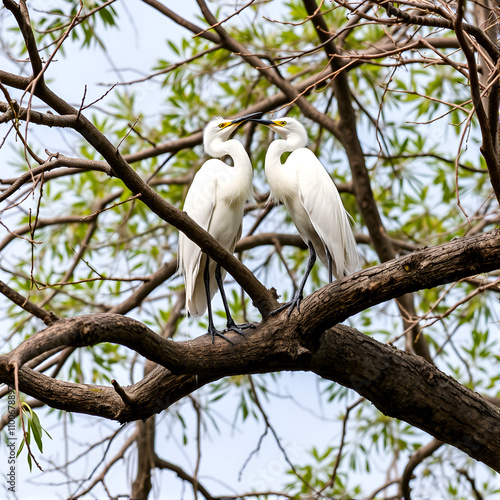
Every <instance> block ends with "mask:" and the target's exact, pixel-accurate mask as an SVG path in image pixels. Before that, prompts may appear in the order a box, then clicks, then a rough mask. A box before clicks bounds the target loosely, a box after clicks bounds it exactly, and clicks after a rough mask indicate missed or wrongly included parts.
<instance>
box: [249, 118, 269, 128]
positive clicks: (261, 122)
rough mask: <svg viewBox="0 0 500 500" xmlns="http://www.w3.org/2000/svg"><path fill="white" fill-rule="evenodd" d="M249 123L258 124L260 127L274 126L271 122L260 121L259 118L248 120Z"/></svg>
mask: <svg viewBox="0 0 500 500" xmlns="http://www.w3.org/2000/svg"><path fill="white" fill-rule="evenodd" d="M248 120H249V121H251V122H255V123H260V124H261V125H267V126H269V125H274V122H272V121H271V120H261V119H260V118H248Z"/></svg>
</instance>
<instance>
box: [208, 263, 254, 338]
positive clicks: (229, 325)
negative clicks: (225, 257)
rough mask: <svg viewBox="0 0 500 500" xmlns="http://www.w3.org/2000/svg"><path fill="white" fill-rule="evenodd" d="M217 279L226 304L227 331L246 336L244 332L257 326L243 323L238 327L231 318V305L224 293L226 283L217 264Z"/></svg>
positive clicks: (223, 301)
mask: <svg viewBox="0 0 500 500" xmlns="http://www.w3.org/2000/svg"><path fill="white" fill-rule="evenodd" d="M215 279H216V280H217V286H218V287H219V290H220V295H221V297H222V303H223V304H224V310H225V311H226V318H227V329H226V331H229V330H231V331H233V332H236V333H239V334H240V335H243V336H245V333H244V332H243V330H245V329H247V328H255V325H252V324H251V323H243V324H242V325H236V323H235V322H234V319H233V318H232V316H231V312H230V311H229V304H228V303H227V298H226V292H225V291H224V283H222V273H221V267H220V264H217V267H216V268H215Z"/></svg>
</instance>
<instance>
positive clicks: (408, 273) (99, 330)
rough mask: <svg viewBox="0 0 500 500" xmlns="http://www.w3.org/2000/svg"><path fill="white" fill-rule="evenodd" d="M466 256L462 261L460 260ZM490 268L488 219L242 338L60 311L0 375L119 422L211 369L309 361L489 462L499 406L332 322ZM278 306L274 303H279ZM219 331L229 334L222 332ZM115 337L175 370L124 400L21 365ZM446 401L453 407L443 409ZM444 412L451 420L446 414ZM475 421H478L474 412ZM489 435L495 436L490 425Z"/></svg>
mask: <svg viewBox="0 0 500 500" xmlns="http://www.w3.org/2000/svg"><path fill="white" fill-rule="evenodd" d="M471 263H473V264H471ZM498 267H500V230H494V231H491V232H490V233H485V234H481V235H476V236H474V237H468V238H462V239H460V240H454V241H451V242H449V243H446V244H444V245H439V246H436V247H433V248H427V249H423V250H420V251H417V252H414V253H413V254H410V255H408V256H405V257H401V258H400V259H396V260H393V261H390V262H387V263H384V264H380V265H379V266H376V267H374V268H371V269H367V270H365V271H360V272H358V273H356V274H354V275H351V276H349V277H346V278H344V279H342V280H339V281H337V282H335V283H334V284H332V285H328V286H326V287H324V288H322V289H321V290H319V291H317V292H315V293H314V294H312V295H310V296H309V297H307V298H306V299H305V300H304V302H303V305H302V307H303V309H302V312H301V313H300V314H297V313H294V314H292V316H291V318H290V319H289V320H288V322H286V321H285V320H284V318H283V317H281V316H275V317H271V318H269V319H268V320H266V321H265V322H264V323H262V324H261V325H260V327H259V328H257V329H256V330H255V331H254V332H252V333H247V336H246V338H242V337H240V336H238V335H236V334H235V335H234V336H231V339H232V340H233V342H234V343H232V344H229V343H227V342H223V341H220V342H216V343H215V345H214V344H212V343H211V341H210V338H209V336H208V335H204V336H202V337H199V338H197V339H195V340H192V341H188V342H172V341H169V340H164V339H162V338H161V337H160V336H158V335H156V334H155V333H153V332H152V331H150V330H149V329H148V328H147V327H146V326H144V325H143V324H141V323H139V322H137V321H135V320H133V319H130V318H125V317H123V316H120V315H113V314H102V315H90V316H80V317H75V318H71V319H68V320H61V321H58V322H57V323H55V324H53V325H51V326H50V327H48V328H46V329H45V330H43V331H41V332H39V333H38V334H36V335H33V336H32V337H30V338H29V339H27V340H26V341H25V342H23V344H21V345H20V346H19V347H18V348H16V349H15V350H14V351H12V352H11V353H10V354H6V355H3V356H1V357H0V380H1V381H2V382H4V383H12V382H13V377H14V373H13V368H14V366H16V365H17V366H20V367H21V369H20V371H19V383H20V389H21V390H22V391H23V392H25V393H27V394H30V395H32V396H34V397H36V398H37V399H38V400H40V401H43V402H45V403H47V404H48V405H50V406H53V407H55V408H60V409H65V410H68V411H77V412H82V413H89V414H93V415H99V416H101V417H105V418H110V419H116V420H119V421H122V422H124V421H129V420H134V419H140V418H142V419H144V418H147V417H149V416H150V415H152V414H153V413H158V412H160V411H162V410H163V409H165V408H167V407H168V406H170V405H171V404H172V403H173V402H175V401H177V400H179V399H180V398H182V397H184V396H186V395H187V394H190V393H191V392H192V391H194V390H196V389H197V388H198V387H200V386H202V385H204V384H206V383H208V382H210V381H213V380H216V379H218V378H220V377H223V376H230V375H236V374H247V373H266V372H271V371H278V370H310V371H314V372H316V373H318V374H319V375H321V376H323V377H325V378H329V379H331V380H334V381H337V382H339V383H341V384H343V385H345V386H347V387H351V388H353V389H355V390H356V391H358V392H359V393H360V394H361V395H362V396H364V397H366V398H367V399H369V400H370V401H372V402H373V403H374V404H375V405H376V406H377V407H378V408H379V409H380V410H381V411H383V412H384V413H386V414H387V415H391V416H394V417H397V418H400V419H403V420H405V421H407V422H409V423H410V424H412V425H415V426H417V427H419V428H421V429H423V430H425V431H427V432H429V433H430V434H432V435H433V436H434V437H436V438H437V439H439V440H441V441H444V442H447V443H450V444H453V445H454V446H457V447H458V448H460V449H462V450H463V451H465V452H466V453H469V454H470V455H471V456H473V457H474V458H477V459H478V460H481V461H483V462H484V463H486V464H488V465H490V466H491V467H493V468H495V469H496V470H498V469H500V463H499V457H500V454H499V451H500V450H499V448H500V440H499V439H498V437H495V436H496V435H497V434H500V427H499V426H498V425H497V423H498V418H499V417H500V411H499V410H498V409H497V408H495V407H494V406H493V405H491V404H490V403H488V402H487V401H486V400H485V399H484V398H482V397H481V396H479V395H477V394H475V393H473V392H472V391H470V390H468V389H466V388H465V387H463V386H461V385H460V384H459V383H458V382H456V381H455V380H453V379H451V378H449V377H447V376H446V375H444V374H443V373H441V372H440V371H439V370H438V369H436V368H435V367H433V366H432V365H430V364H428V363H427V362H426V361H425V360H423V359H422V358H420V357H418V356H413V355H410V354H408V353H404V352H401V351H398V350H397V349H395V348H393V347H390V346H386V345H384V344H381V343H379V342H377V341H375V340H373V339H371V338H370V337H367V336H365V335H363V334H361V333H360V332H357V331H356V330H354V329H351V328H347V327H342V326H338V327H336V328H334V329H331V330H326V329H327V328H328V327H329V326H331V325H332V324H334V323H336V322H338V321H341V320H343V319H345V318H346V317H348V316H350V315H352V314H353V313H355V312H357V311H359V310H363V309H366V308H367V307H369V306H371V305H374V304H378V303H380V302H382V301H385V300H389V299H391V298H394V297H395V296H397V295H398V294H403V293H406V292H408V291H412V290H416V289H421V288H429V287H433V286H437V285H439V284H443V283H448V282H451V281H454V280H457V279H460V278H463V277H466V276H469V275H471V274H476V273H480V272H487V271H491V270H493V269H497V268H498ZM284 314H285V315H286V312H285V313H284ZM228 335H231V334H228ZM98 342H115V343H119V344H122V345H125V346H128V347H130V348H131V349H134V350H135V351H137V352H138V353H140V354H142V355H143V356H146V357H147V358H148V359H151V360H152V361H155V362H157V363H159V364H162V365H163V366H168V367H169V368H170V369H171V370H174V371H175V372H177V373H182V374H183V375H173V374H172V372H171V371H169V370H167V369H166V368H158V369H157V370H155V371H153V372H152V373H151V374H150V375H149V376H147V377H146V378H145V379H144V380H142V381H141V382H139V383H137V384H135V385H133V386H131V387H128V388H125V390H126V392H127V395H128V396H129V398H130V401H131V404H130V405H127V404H126V403H125V402H124V400H123V399H122V398H121V397H120V396H119V395H118V394H116V392H115V391H114V389H112V388H109V387H101V386H91V385H84V384H72V383H67V382H61V381H55V380H52V379H51V378H49V377H46V376H44V375H41V374H40V373H38V372H35V371H33V370H30V369H29V368H26V367H23V366H22V365H23V364H24V363H26V362H27V361H28V360H29V359H32V358H33V357H36V356H37V355H39V354H42V353H44V352H46V351H47V350H50V349H53V348H56V347H59V346H61V345H71V346H85V345H94V344H96V343H98ZM449 408H454V412H453V415H450V412H449V411H448V409H449ZM450 418H453V420H454V421H453V425H450V424H449V422H448V420H449V419H450ZM478 421H480V422H481V426H478V425H477V422H478ZM499 437H500V436H499Z"/></svg>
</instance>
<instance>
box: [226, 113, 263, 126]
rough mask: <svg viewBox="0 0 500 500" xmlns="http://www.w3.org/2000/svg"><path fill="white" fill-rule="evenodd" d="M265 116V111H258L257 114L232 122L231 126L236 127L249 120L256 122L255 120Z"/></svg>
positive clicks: (241, 117)
mask: <svg viewBox="0 0 500 500" xmlns="http://www.w3.org/2000/svg"><path fill="white" fill-rule="evenodd" d="M263 114H264V112H263V111H258V112H257V113H251V114H249V115H245V116H240V117H239V118H235V119H234V120H233V121H232V122H231V124H233V125H236V124H239V123H245V122H247V121H249V120H251V121H254V120H256V119H258V118H260V117H261V116H262V115H263Z"/></svg>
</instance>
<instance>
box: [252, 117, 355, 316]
mask: <svg viewBox="0 0 500 500" xmlns="http://www.w3.org/2000/svg"><path fill="white" fill-rule="evenodd" d="M252 121H256V122H258V123H262V124H264V125H267V126H268V127H269V128H270V129H271V130H273V131H274V132H276V133H277V134H278V135H279V136H280V137H281V139H278V140H275V141H273V142H272V143H271V144H270V145H269V148H268V150H267V153H266V160H265V170H266V176H267V180H268V182H269V187H270V190H271V196H272V198H273V199H275V200H279V201H281V202H282V203H283V204H284V205H285V207H286V209H287V210H288V212H289V214H290V216H291V217H292V220H293V222H294V224H295V226H296V228H297V230H298V232H299V234H300V236H301V237H302V239H303V240H304V242H305V243H306V244H307V245H308V247H309V252H310V258H309V262H308V266H307V270H306V273H305V275H304V278H303V279H302V282H301V284H300V287H299V289H298V290H297V294H296V295H295V297H294V299H293V300H292V302H291V306H290V311H289V312H290V313H291V311H292V310H293V308H294V307H297V308H298V307H299V304H300V300H301V299H302V294H303V289H304V285H305V282H306V280H307V277H308V275H309V273H310V271H311V268H312V266H313V265H314V261H315V259H316V255H317V256H318V257H319V259H320V260H321V262H323V264H324V265H325V266H326V267H327V268H328V270H329V278H330V281H331V280H332V274H333V276H335V277H336V278H341V277H342V276H345V275H347V274H350V273H352V272H354V271H355V270H356V268H357V267H358V266H359V254H358V252H357V249H356V240H355V239H354V234H353V232H352V228H351V217H350V216H349V214H348V213H347V212H346V210H345V208H344V206H343V204H342V200H341V198H340V195H339V192H338V190H337V188H336V187H335V184H334V183H333V181H332V179H331V178H330V175H329V174H328V172H327V171H326V170H325V168H324V167H323V165H322V164H321V162H320V161H319V160H318V158H317V157H316V156H315V154H314V153H313V152H312V151H311V150H309V149H307V148H306V147H305V146H306V144H307V132H306V130H305V128H304V126H303V125H302V124H301V123H299V122H298V121H297V120H295V119H294V118H283V119H281V120H273V121H269V120H259V119H255V118H254V119H252ZM286 152H291V153H290V155H289V156H288V158H287V160H286V161H285V162H284V163H281V155H282V154H283V153H286Z"/></svg>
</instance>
